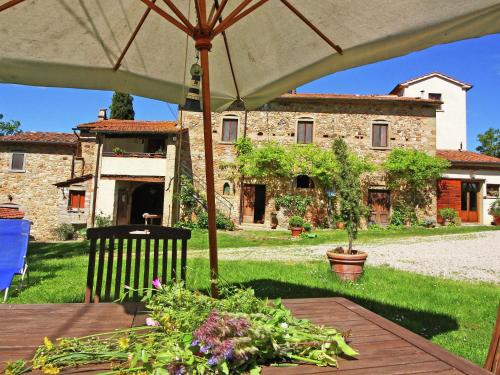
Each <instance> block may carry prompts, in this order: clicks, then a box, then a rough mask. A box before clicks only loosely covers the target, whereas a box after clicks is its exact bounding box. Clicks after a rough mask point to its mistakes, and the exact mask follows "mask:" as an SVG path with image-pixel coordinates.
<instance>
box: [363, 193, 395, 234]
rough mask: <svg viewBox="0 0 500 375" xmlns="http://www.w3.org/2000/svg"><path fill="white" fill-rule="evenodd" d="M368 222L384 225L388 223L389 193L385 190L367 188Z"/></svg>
mask: <svg viewBox="0 0 500 375" xmlns="http://www.w3.org/2000/svg"><path fill="white" fill-rule="evenodd" d="M368 205H369V206H370V223H373V224H377V225H381V226H386V225H388V224H389V218H390V211H391V194H390V192H389V191H387V190H369V191H368Z"/></svg>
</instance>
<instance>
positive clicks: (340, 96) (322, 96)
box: [275, 93, 441, 105]
mask: <svg viewBox="0 0 500 375" xmlns="http://www.w3.org/2000/svg"><path fill="white" fill-rule="evenodd" d="M279 99H285V100H287V99H296V100H308V99H312V100H314V99H324V100H328V99H330V100H339V101H342V100H349V101H350V100H360V101H363V100H364V101H366V100H373V101H387V102H411V103H425V104H433V105H439V104H440V103H441V101H439V100H432V99H421V98H411V97H406V96H397V95H356V94H312V93H297V94H283V95H281V96H279V97H277V98H276V99H275V100H279Z"/></svg>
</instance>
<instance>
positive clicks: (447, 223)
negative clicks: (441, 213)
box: [443, 219, 450, 227]
mask: <svg viewBox="0 0 500 375" xmlns="http://www.w3.org/2000/svg"><path fill="white" fill-rule="evenodd" d="M448 225H450V220H448V219H446V220H443V226H445V227H447V226H448Z"/></svg>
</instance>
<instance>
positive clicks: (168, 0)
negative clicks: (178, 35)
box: [163, 0, 194, 32]
mask: <svg viewBox="0 0 500 375" xmlns="http://www.w3.org/2000/svg"><path fill="white" fill-rule="evenodd" d="M163 2H164V3H165V4H167V6H168V7H169V8H170V9H171V10H172V12H174V13H175V15H176V16H177V17H178V18H179V20H181V22H182V23H183V24H184V25H186V27H187V28H188V29H189V30H191V32H194V26H193V25H192V24H191V22H189V20H188V19H187V18H186V16H184V14H182V12H181V11H180V10H179V8H177V7H176V6H175V5H174V3H172V0H163Z"/></svg>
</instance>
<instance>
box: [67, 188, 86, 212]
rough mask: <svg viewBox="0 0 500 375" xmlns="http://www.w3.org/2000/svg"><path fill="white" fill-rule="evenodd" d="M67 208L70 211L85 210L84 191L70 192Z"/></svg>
mask: <svg viewBox="0 0 500 375" xmlns="http://www.w3.org/2000/svg"><path fill="white" fill-rule="evenodd" d="M68 203H69V204H68V208H69V209H70V210H79V209H81V210H83V209H84V208H85V191H84V190H70V191H69V202H68Z"/></svg>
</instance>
